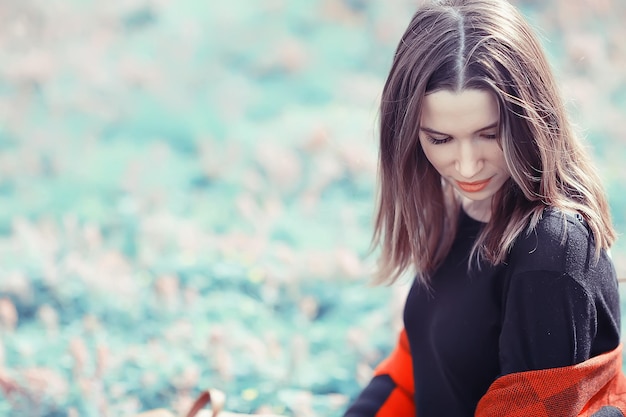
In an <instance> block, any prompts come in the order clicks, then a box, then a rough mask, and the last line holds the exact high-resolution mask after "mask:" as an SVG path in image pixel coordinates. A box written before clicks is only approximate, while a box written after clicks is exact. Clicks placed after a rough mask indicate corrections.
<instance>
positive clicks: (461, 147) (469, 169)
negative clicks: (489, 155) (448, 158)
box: [454, 141, 484, 179]
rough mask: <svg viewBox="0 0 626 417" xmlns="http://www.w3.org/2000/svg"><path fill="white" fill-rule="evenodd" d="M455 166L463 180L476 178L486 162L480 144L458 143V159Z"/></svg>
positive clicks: (470, 142)
mask: <svg viewBox="0 0 626 417" xmlns="http://www.w3.org/2000/svg"><path fill="white" fill-rule="evenodd" d="M454 165H455V168H456V170H457V172H458V173H459V174H460V175H461V176H462V177H463V178H467V179H472V178H474V177H475V176H476V174H478V173H479V172H480V170H482V169H483V166H484V160H483V158H482V156H481V153H480V149H479V146H478V144H476V143H473V141H458V149H457V157H456V159H455V163H454Z"/></svg>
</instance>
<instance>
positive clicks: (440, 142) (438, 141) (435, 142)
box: [426, 134, 498, 145]
mask: <svg viewBox="0 0 626 417" xmlns="http://www.w3.org/2000/svg"><path fill="white" fill-rule="evenodd" d="M481 137H483V138H485V139H488V140H494V139H497V138H498V135H496V134H492V135H481ZM426 138H427V139H428V141H429V142H430V143H432V144H433V145H443V144H444V143H448V142H450V141H451V140H452V138H451V137H447V138H443V139H436V138H433V137H432V136H426Z"/></svg>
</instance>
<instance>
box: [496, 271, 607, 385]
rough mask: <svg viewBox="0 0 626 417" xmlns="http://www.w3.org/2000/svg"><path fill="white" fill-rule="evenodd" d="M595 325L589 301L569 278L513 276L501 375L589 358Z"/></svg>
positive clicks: (554, 274)
mask: <svg viewBox="0 0 626 417" xmlns="http://www.w3.org/2000/svg"><path fill="white" fill-rule="evenodd" d="M596 323H597V317H596V311H595V307H594V304H593V302H592V299H591V298H590V296H589V295H588V294H587V293H586V291H585V289H584V288H582V287H581V286H580V284H578V283H577V282H576V281H575V280H573V279H572V278H571V277H570V276H568V275H566V274H561V273H558V272H554V271H532V272H525V273H522V274H519V275H517V276H515V277H513V278H512V282H511V284H510V286H509V289H508V295H507V299H506V307H505V311H504V319H503V321H502V332H501V336H500V368H501V372H502V374H503V375H506V374H510V373H514V372H521V371H528V370H535V369H547V368H556V367H560V366H568V365H573V364H576V363H580V362H583V361H584V360H586V359H589V357H590V355H591V345H592V340H593V337H594V335H595V331H596Z"/></svg>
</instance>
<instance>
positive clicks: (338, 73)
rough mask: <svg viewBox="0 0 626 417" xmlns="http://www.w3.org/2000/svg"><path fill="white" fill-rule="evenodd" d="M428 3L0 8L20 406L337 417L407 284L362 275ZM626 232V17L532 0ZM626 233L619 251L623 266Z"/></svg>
mask: <svg viewBox="0 0 626 417" xmlns="http://www.w3.org/2000/svg"><path fill="white" fill-rule="evenodd" d="M415 4H416V1H409V0H394V2H393V6H391V5H390V4H389V3H388V2H384V1H383V0H315V1H311V0H294V1H291V0H290V1H287V0H265V1H253V0H233V1H228V2H219V1H212V2H207V1H202V0H177V1H174V0H132V1H129V0H124V1H122V0H112V1H108V2H97V1H95V0H46V1H43V0H29V1H24V0H19V1H18V0H9V1H5V2H3V3H2V4H1V5H0V259H1V263H0V326H1V327H0V331H1V335H2V338H1V340H0V380H6V381H8V382H7V384H8V385H5V387H4V390H3V392H4V395H3V396H0V414H2V415H6V416H18V415H19V416H27V415H33V416H69V415H72V416H73V415H80V416H101V415H102V416H104V415H116V416H121V415H132V414H133V413H135V412H137V411H139V410H143V409H147V408H151V407H168V408H171V409H174V410H182V409H184V408H185V406H186V404H187V403H188V401H189V399H190V398H191V397H193V396H194V395H195V394H197V393H198V392H199V390H200V389H203V388H206V387H218V388H220V389H222V390H224V391H226V393H227V395H228V399H227V408H228V409H230V410H234V411H239V412H253V411H258V410H270V411H273V412H278V413H284V414H285V415H294V416H309V415H327V416H333V415H340V413H341V410H342V409H343V407H344V406H345V404H346V402H347V401H349V399H350V398H351V397H352V396H354V395H355V394H356V393H357V392H358V391H359V389H360V387H361V386H362V384H364V383H365V382H366V381H367V379H368V378H369V375H370V374H371V370H372V367H374V366H375V365H376V363H377V362H378V361H380V359H381V358H382V357H383V356H384V355H385V354H386V353H387V352H388V351H389V349H390V347H391V345H392V344H393V343H394V341H395V334H396V331H397V329H398V326H399V325H400V323H401V321H400V312H401V309H402V304H403V291H405V290H406V284H407V282H402V283H400V284H399V285H397V286H394V287H393V288H388V287H374V288H372V287H370V286H368V279H369V278H368V277H369V275H368V273H369V271H370V270H371V267H372V264H373V262H374V261H375V259H374V256H369V257H367V250H368V246H369V240H370V235H371V231H372V213H373V210H374V202H375V175H376V117H377V100H378V98H379V96H380V91H381V89H382V84H383V82H384V77H385V75H386V71H387V70H388V67H389V64H390V62H391V57H392V54H393V50H394V48H395V45H396V43H397V41H398V39H399V37H400V35H401V32H402V30H403V29H404V27H405V26H406V24H407V23H408V20H409V19H410V17H411V14H412V10H413V9H414V6H415ZM518 5H519V6H520V7H521V8H522V9H523V11H524V12H525V13H526V14H527V15H528V16H529V18H530V19H531V21H533V23H534V24H535V25H536V26H538V27H540V28H541V31H542V34H543V40H544V41H545V45H546V47H547V49H548V51H549V53H550V57H551V60H552V62H553V64H554V67H555V70H556V71H557V74H558V79H559V82H560V83H561V84H562V88H563V91H564V95H565V96H566V97H567V98H568V99H569V100H570V101H568V105H569V106H570V107H571V112H572V114H573V116H574V118H575V120H576V121H577V123H578V124H579V126H580V127H581V130H582V131H583V133H584V134H585V136H586V137H587V139H588V143H589V146H590V148H591V150H592V152H593V153H594V155H595V157H596V159H597V161H598V162H599V164H598V165H599V169H600V172H601V175H602V176H603V178H605V180H606V186H607V189H608V191H609V196H610V202H611V207H612V210H613V214H614V219H615V223H616V226H617V227H618V229H619V230H620V231H622V230H625V228H626V213H625V208H626V200H625V199H624V194H623V192H622V188H623V187H622V184H623V180H624V174H623V172H624V170H623V169H622V166H623V157H624V155H625V153H624V151H625V147H626V127H625V126H624V123H623V115H624V111H625V110H626V81H625V75H624V72H623V68H626V47H625V44H624V42H623V39H624V28H623V25H622V24H621V23H620V22H623V21H624V19H625V18H626V12H625V9H626V6H625V5H624V4H623V2H621V0H603V1H598V2H593V3H592V2H588V1H585V0H571V1H565V0H555V1H552V2H538V1H519V2H518ZM624 252H625V249H624V244H623V243H622V242H621V241H620V242H618V244H617V245H616V247H615V250H614V257H615V259H616V263H617V266H618V270H619V271H620V274H622V275H624V272H625V271H626V263H625V262H624Z"/></svg>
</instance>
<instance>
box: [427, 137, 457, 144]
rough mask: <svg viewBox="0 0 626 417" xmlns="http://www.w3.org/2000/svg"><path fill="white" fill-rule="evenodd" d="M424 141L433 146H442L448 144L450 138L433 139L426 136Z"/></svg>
mask: <svg viewBox="0 0 626 417" xmlns="http://www.w3.org/2000/svg"><path fill="white" fill-rule="evenodd" d="M426 139H428V141H429V142H430V143H432V144H433V145H443V144H444V143H448V142H450V141H451V140H452V138H451V137H450V136H448V137H446V138H433V137H432V136H426Z"/></svg>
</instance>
